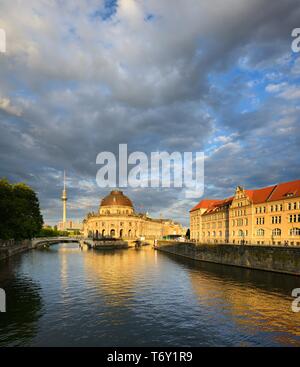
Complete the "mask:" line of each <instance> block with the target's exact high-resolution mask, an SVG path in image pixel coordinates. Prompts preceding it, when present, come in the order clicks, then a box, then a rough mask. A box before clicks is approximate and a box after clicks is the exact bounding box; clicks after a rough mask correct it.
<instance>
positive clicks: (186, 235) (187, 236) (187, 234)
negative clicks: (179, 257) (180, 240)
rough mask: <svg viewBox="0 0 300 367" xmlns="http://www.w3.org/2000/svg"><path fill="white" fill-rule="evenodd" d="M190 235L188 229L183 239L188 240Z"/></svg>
mask: <svg viewBox="0 0 300 367" xmlns="http://www.w3.org/2000/svg"><path fill="white" fill-rule="evenodd" d="M190 234H191V232H190V229H189V228H188V229H187V231H186V234H185V237H186V238H187V239H190Z"/></svg>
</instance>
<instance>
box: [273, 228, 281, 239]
mask: <svg viewBox="0 0 300 367" xmlns="http://www.w3.org/2000/svg"><path fill="white" fill-rule="evenodd" d="M272 236H274V237H279V236H281V229H280V228H275V229H273V230H272Z"/></svg>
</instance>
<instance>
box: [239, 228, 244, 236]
mask: <svg viewBox="0 0 300 367" xmlns="http://www.w3.org/2000/svg"><path fill="white" fill-rule="evenodd" d="M239 237H244V232H243V231H242V230H241V229H240V230H239Z"/></svg>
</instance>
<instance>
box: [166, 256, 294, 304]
mask: <svg viewBox="0 0 300 367" xmlns="http://www.w3.org/2000/svg"><path fill="white" fill-rule="evenodd" d="M160 253H161V254H163V255H165V256H167V257H168V258H169V259H170V260H172V261H175V262H176V263H180V264H182V265H184V266H185V267H187V268H188V269H189V270H190V271H195V270H197V271H201V273H202V274H206V275H207V276H210V277H212V276H213V277H214V278H218V279H220V280H222V281H224V282H233V283H236V284H237V285H238V284H243V285H245V286H248V287H249V286H250V287H251V288H258V289H262V290H264V291H268V292H274V293H281V294H282V295H285V296H289V297H291V293H292V290H293V289H294V288H300V277H299V276H297V275H289V274H281V273H276V272H269V271H264V270H255V269H247V268H242V267H238V266H229V265H223V264H215V263H210V262H205V261H198V260H193V259H188V258H184V257H180V256H178V255H174V254H170V253H166V252H160Z"/></svg>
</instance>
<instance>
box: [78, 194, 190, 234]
mask: <svg viewBox="0 0 300 367" xmlns="http://www.w3.org/2000/svg"><path fill="white" fill-rule="evenodd" d="M83 225H84V229H83V231H84V235H85V236H86V237H94V238H101V237H117V238H126V239H136V238H140V237H145V238H146V239H155V238H162V237H163V236H168V235H185V231H184V229H183V227H182V226H181V225H180V224H179V223H176V222H173V221H172V220H169V219H153V218H150V217H149V216H148V215H147V214H141V213H137V212H135V210H134V207H133V204H132V202H131V200H130V199H129V198H128V197H127V196H125V195H124V194H123V192H122V191H111V193H110V194H109V195H108V196H106V197H105V198H104V199H103V200H102V201H101V204H100V207H99V212H98V213H96V214H95V213H89V214H88V215H87V217H86V218H85V220H84V222H83Z"/></svg>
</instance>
